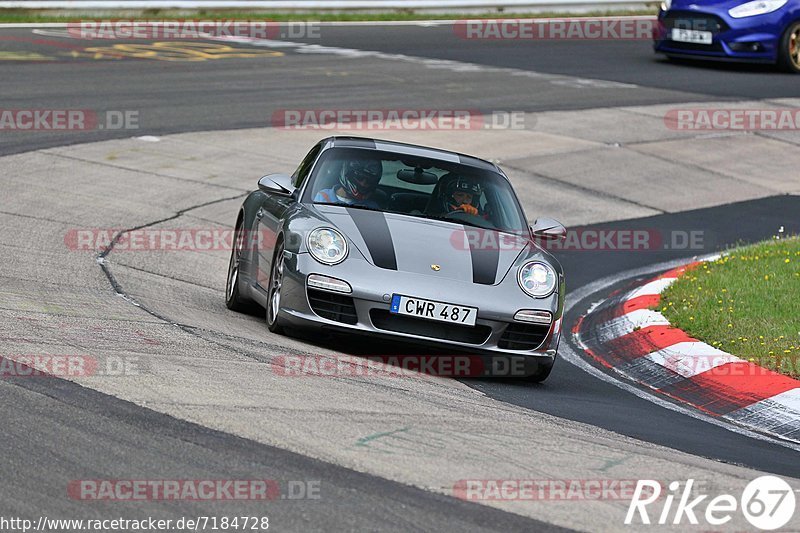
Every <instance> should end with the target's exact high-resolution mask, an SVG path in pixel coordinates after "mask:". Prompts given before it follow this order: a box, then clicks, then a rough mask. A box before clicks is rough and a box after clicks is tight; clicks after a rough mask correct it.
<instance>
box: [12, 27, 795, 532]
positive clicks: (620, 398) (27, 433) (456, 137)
mask: <svg viewBox="0 0 800 533" xmlns="http://www.w3.org/2000/svg"><path fill="white" fill-rule="evenodd" d="M32 30H33V28H13V29H11V28H4V29H0V51H1V52H2V53H1V54H0V95H2V101H1V103H0V108H3V109H17V110H19V109H54V110H57V109H85V110H91V111H92V112H93V113H96V114H97V115H98V116H104V115H106V114H107V113H109V112H111V113H116V112H118V111H123V112H124V111H133V112H134V113H135V116H136V128H135V129H110V128H102V129H100V128H94V129H89V130H87V131H60V132H58V131H24V132H23V131H12V130H8V129H4V130H0V179H2V183H3V200H2V203H0V221H2V228H3V230H2V232H1V233H0V264H2V266H0V296H2V297H0V315H1V316H2V317H3V318H2V320H0V324H2V325H0V338H2V339H3V346H4V347H3V349H2V350H0V355H2V356H4V357H5V356H7V355H9V354H21V353H26V354H32V353H47V354H50V353H53V354H63V353H87V354H91V355H94V356H97V357H106V356H118V357H121V358H124V357H128V358H130V357H133V358H135V359H136V360H137V361H139V362H140V365H141V368H142V373H141V374H140V375H134V376H111V377H109V376H95V377H93V378H86V377H80V376H75V377H72V378H70V379H59V378H51V377H41V378H36V379H33V378H24V377H15V378H4V379H2V380H0V398H2V400H3V404H4V405H5V407H6V422H7V424H6V429H5V430H4V431H3V432H2V435H1V436H0V444H2V448H3V450H4V452H3V455H4V461H3V463H2V467H0V472H2V479H3V483H2V484H0V502H1V503H0V515H2V516H24V517H29V518H33V519H36V518H37V517H38V516H40V515H46V516H48V517H51V518H53V517H61V518H109V517H111V516H112V515H113V516H115V517H116V516H124V517H139V518H141V517H146V516H158V517H163V518H173V517H180V516H197V515H206V516H209V515H216V516H233V515H237V514H238V515H259V516H260V515H268V516H269V517H270V525H271V526H272V528H274V529H275V530H278V531H284V530H285V531H307V530H320V531H321V530H326V531H329V530H375V531H395V530H396V531H408V530H426V531H431V530H467V531H472V530H475V531H478V530H497V531H526V530H527V531H532V530H535V531H549V530H553V531H555V530H560V529H561V528H568V529H576V530H606V531H616V530H619V529H620V528H621V527H623V526H622V522H621V520H622V517H623V516H624V512H625V508H626V506H625V505H624V503H625V502H546V501H545V502H522V503H520V502H514V501H511V502H502V501H501V502H496V501H483V502H480V503H476V502H471V501H465V500H464V499H460V498H456V497H452V493H453V487H454V485H455V484H456V483H457V482H458V481H459V480H464V479H501V478H515V479H520V478H526V477H528V478H539V479H544V478H548V479H567V478H575V479H600V478H613V479H636V478H644V477H652V479H667V478H669V477H670V476H676V477H675V478H674V479H685V478H686V477H687V476H690V475H691V476H695V477H697V478H698V479H703V480H706V481H707V482H708V483H710V484H711V486H715V487H719V488H720V489H735V488H740V487H741V486H743V485H744V484H746V482H747V481H749V480H750V479H752V478H754V477H757V475H758V472H769V473H775V474H779V475H781V476H784V477H786V478H790V477H791V478H800V466H799V465H798V461H797V453H798V448H797V447H796V446H793V445H790V444H788V443H779V442H775V441H773V440H770V439H768V438H763V437H760V436H758V435H753V434H749V433H746V432H741V431H739V430H732V428H730V427H729V426H725V425H722V424H713V423H709V422H708V421H707V420H706V419H703V418H697V417H695V416H694V414H693V413H691V412H687V411H688V410H687V409H685V408H682V407H680V406H677V405H676V406H674V407H675V408H674V409H668V408H665V407H664V406H662V405H659V404H656V403H653V402H652V401H650V399H649V398H648V397H647V395H646V394H644V393H642V394H633V393H632V391H631V390H630V389H629V388H626V387H625V386H619V384H617V383H614V380H613V379H608V380H601V379H598V377H597V375H595V374H591V373H587V372H586V370H585V369H583V368H579V367H578V366H576V365H575V364H573V363H572V362H570V361H569V360H567V359H566V358H562V359H561V360H559V361H558V362H557V365H556V369H555V370H554V372H553V374H552V376H551V377H550V379H549V380H548V381H546V382H545V383H544V384H541V385H530V384H523V383H519V382H515V381H509V380H500V379H496V380H460V381H458V380H450V379H431V378H427V377H426V378H420V379H414V378H404V379H402V380H397V379H374V378H371V377H364V378H359V377H348V378H340V379H323V378H318V379H314V378H295V379H286V378H283V379H281V376H280V375H279V373H277V372H276V371H275V370H274V365H275V357H276V356H281V355H286V354H321V355H323V356H335V355H338V354H351V355H355V356H358V355H366V354H375V353H414V352H413V351H411V350H415V349H417V347H410V346H397V345H392V346H386V345H385V343H380V342H377V341H367V340H364V339H360V340H358V342H357V343H355V344H354V343H353V341H352V340H350V339H343V338H341V337H317V336H315V335H310V336H309V335H303V336H300V337H299V338H288V337H279V336H276V335H273V334H270V333H269V332H268V331H267V329H266V327H265V325H264V324H263V318H262V317H258V316H246V315H237V314H234V313H232V312H230V311H228V310H227V309H225V306H224V301H223V297H224V296H223V293H224V281H225V269H226V267H227V261H228V259H227V257H228V256H227V252H225V251H215V252H213V253H204V254H201V253H198V252H175V253H152V252H148V253H141V254H134V253H126V252H124V251H119V250H117V251H112V252H111V253H110V254H108V256H107V258H106V261H105V263H104V264H103V265H99V264H98V263H97V260H96V254H94V253H86V252H81V251H75V250H69V249H67V247H65V242H66V239H65V235H66V234H68V232H69V231H71V230H74V229H75V228H114V229H115V230H116V231H119V230H124V229H130V228H176V227H180V228H197V227H228V226H230V224H232V223H233V220H234V217H235V214H236V209H237V207H238V205H239V203H240V202H241V198H242V197H243V195H245V194H246V193H247V191H249V190H251V189H252V188H253V187H254V186H255V183H256V180H257V179H258V177H260V175H262V174H266V173H268V172H269V171H279V172H283V171H291V170H292V169H293V168H294V166H296V164H297V162H298V161H299V160H300V159H301V158H302V156H303V155H304V154H305V150H307V148H308V147H310V146H311V145H312V143H313V142H314V141H315V140H316V139H318V138H321V137H323V136H326V135H328V134H330V133H332V132H329V131H325V132H322V131H303V132H293V131H284V130H281V129H280V128H276V127H274V126H276V124H275V122H274V117H275V116H276V113H278V114H279V113H280V112H282V110H287V109H327V108H330V109H421V108H425V109H478V110H481V111H483V112H486V113H492V112H514V113H519V114H521V115H524V116H525V118H526V120H525V125H526V126H525V129H524V131H472V132H441V131H439V132H436V131H434V132H414V131H402V132H399V131H383V132H377V133H375V134H374V135H375V136H378V137H381V136H383V137H392V138H399V139H401V140H406V141H415V140H417V141H418V142H420V143H423V144H433V145H439V146H443V147H446V148H451V149H454V150H457V151H463V152H467V153H475V154H476V155H479V156H482V157H487V158H491V159H496V160H498V161H499V162H500V165H501V166H503V167H504V168H506V169H507V171H508V173H509V175H510V177H511V178H512V181H513V182H514V184H515V188H516V189H517V191H518V193H519V195H520V197H521V199H522V200H523V203H524V204H525V207H526V210H527V212H528V215H529V216H530V217H531V218H535V217H537V216H552V217H554V218H557V219H560V220H562V221H564V222H565V223H566V224H567V225H568V226H569V227H570V228H575V229H579V230H581V231H584V232H586V231H588V232H591V231H610V230H641V229H646V230H647V231H649V232H651V234H653V235H656V234H657V235H660V236H664V238H665V239H666V238H667V237H666V236H669V235H675V234H677V233H682V232H700V233H701V234H702V241H701V243H700V244H699V245H698V246H695V247H691V248H686V247H678V248H677V249H676V248H670V247H667V246H660V247H658V248H655V249H650V250H647V251H643V252H639V251H635V252H631V251H622V250H604V251H598V250H578V251H563V252H556V257H557V258H558V259H559V260H560V261H561V262H562V264H563V266H564V269H565V272H566V273H567V283H568V290H569V291H570V292H569V293H568V294H574V295H581V297H580V298H576V297H573V296H568V305H569V306H570V311H569V313H568V314H567V315H566V318H565V322H564V325H563V329H564V331H565V332H569V331H571V330H572V326H573V325H574V323H575V320H576V319H577V318H578V316H579V315H580V314H581V313H584V312H585V311H586V310H587V309H588V308H589V306H590V305H591V304H592V303H594V302H596V301H597V300H598V299H600V298H603V297H605V296H607V295H608V294H609V293H611V292H612V291H613V290H615V289H617V288H619V287H621V286H624V285H625V284H627V283H629V282H630V281H631V280H633V279H636V278H637V277H642V275H643V274H641V272H643V271H644V270H647V269H648V267H654V265H664V264H666V263H668V262H677V261H680V260H687V261H688V260H691V258H692V257H696V256H702V255H706V254H710V253H714V252H717V251H721V250H724V249H726V248H727V247H729V246H732V245H735V244H737V243H741V242H752V241H756V240H761V239H765V238H769V237H770V236H772V235H774V234H775V233H776V232H777V231H778V228H780V227H783V228H784V230H785V231H786V232H787V233H797V232H800V218H799V217H798V215H797V214H798V213H800V178H798V177H797V172H796V169H797V168H798V163H800V156H798V155H797V146H798V144H800V136H798V134H797V131H786V132H769V133H765V132H760V133H757V134H745V133H740V132H733V133H731V132H724V133H715V134H707V135H703V134H697V133H694V132H691V133H685V132H676V131H673V130H670V129H669V127H665V121H664V119H663V116H664V113H665V112H666V111H667V110H669V109H673V108H680V107H681V106H683V105H693V106H708V107H720V106H731V107H737V106H738V107H745V108H753V107H758V106H761V107H767V108H777V107H797V106H798V100H797V86H798V85H797V84H798V78H797V77H796V76H791V75H786V74H783V73H780V72H776V71H774V70H772V69H770V68H767V67H763V66H759V67H747V66H729V65H714V64H694V63H679V64H672V63H669V62H667V61H665V60H663V59H660V58H657V57H655V56H654V55H653V54H652V51H651V49H650V44H649V43H648V42H642V41H629V42H624V41H620V42H614V41H598V42H594V43H590V44H587V43H585V42H573V41H548V42H525V41H503V42H472V41H470V42H468V41H464V40H461V39H459V38H457V37H456V36H455V35H454V34H453V31H452V28H451V27H450V26H448V25H446V24H436V25H416V24H409V25H399V26H381V27H374V26H364V25H343V26H322V27H321V28H320V30H321V32H320V38H318V39H310V38H306V39H302V38H300V39H296V40H291V42H289V43H284V44H283V45H282V46H281V45H280V43H279V44H276V43H275V42H257V41H251V42H222V41H218V40H216V41H215V40H208V41H198V42H199V43H201V44H200V46H201V47H204V48H202V50H203V54H202V55H203V57H202V58H201V59H197V58H198V57H199V56H198V54H197V52H196V50H197V48H192V46H194V45H193V44H191V43H190V42H189V41H185V42H180V43H177V44H174V43H173V45H172V48H170V47H169V46H166V45H159V44H157V43H155V42H144V43H143V42H137V43H133V44H137V45H144V46H145V48H141V47H139V48H137V47H136V46H129V47H128V48H127V49H120V48H114V47H115V46H116V45H123V48H124V46H125V45H131V44H132V43H131V42H127V41H123V42H118V41H100V40H95V41H83V40H79V39H74V38H70V37H69V35H68V34H66V33H65V32H64V31H63V30H62V29H59V28H41V29H36V30H35V31H32ZM187 48H191V49H192V50H194V52H192V51H191V50H190V51H188V52H187V51H186V49H187ZM193 53H194V55H192V54H193ZM176 57H177V58H184V59H185V58H186V57H193V58H194V59H192V60H190V61H189V60H182V59H176ZM349 133H353V132H349ZM360 133H361V134H364V132H360ZM366 135H369V133H368V134H366ZM101 266H102V268H101ZM664 268H666V267H664ZM608 277H614V281H613V283H611V284H609V285H608V286H605V287H601V288H598V289H597V290H596V291H588V290H582V289H586V287H587V286H589V285H590V284H592V283H593V282H595V281H597V280H600V279H602V278H608ZM562 347H563V349H564V350H570V351H571V352H572V353H573V354H575V355H576V356H579V355H580V349H579V348H578V346H577V345H576V344H575V343H574V341H573V340H572V339H571V338H570V336H569V335H566V334H565V336H564V338H563V339H562ZM597 370H598V371H599V372H603V371H602V370H600V369H597ZM245 478H247V479H250V478H259V479H262V478H263V479H276V480H281V481H282V483H283V482H288V481H287V480H302V481H306V482H308V481H318V482H319V484H320V485H321V489H320V492H321V497H320V498H319V499H302V498H299V499H297V500H296V501H290V500H291V498H278V500H280V501H275V502H269V503H268V504H266V505H264V504H260V503H256V502H225V501H215V502H187V501H179V502H165V501H153V500H150V501H143V502H115V501H88V502H87V501H82V500H79V499H76V498H74V497H71V496H70V495H68V492H67V490H66V488H65V487H67V486H68V485H69V484H70V482H73V481H74V480H81V479H198V480H200V479H234V480H235V479H245ZM281 488H282V489H284V488H285V487H284V485H283V484H281ZM284 495H285V494H284ZM741 525H742V524H738V526H739V527H741ZM745 525H746V524H745ZM789 525H790V526H797V525H798V522H797V520H795V521H794V522H792V523H791V524H789ZM793 529H795V530H796V529H797V528H796V527H795V528H793Z"/></svg>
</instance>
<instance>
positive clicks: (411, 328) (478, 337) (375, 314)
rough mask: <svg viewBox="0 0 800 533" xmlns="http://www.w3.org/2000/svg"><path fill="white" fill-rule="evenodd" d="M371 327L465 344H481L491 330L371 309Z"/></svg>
mask: <svg viewBox="0 0 800 533" xmlns="http://www.w3.org/2000/svg"><path fill="white" fill-rule="evenodd" d="M369 317H370V318H371V319H372V325H373V326H375V327H376V328H378V329H384V330H387V331H395V332H397V333H407V334H409V335H419V336H420V337H429V338H432V339H440V340H445V341H454V342H463V343H465V344H483V343H484V342H486V339H488V338H489V335H491V333H492V328H490V327H489V326H484V325H481V324H478V325H476V326H459V325H456V324H447V323H446V322H438V321H432V320H425V319H422V318H414V317H410V316H405V315H397V314H394V313H390V312H389V311H386V310H384V309H372V310H371V311H370V312H369Z"/></svg>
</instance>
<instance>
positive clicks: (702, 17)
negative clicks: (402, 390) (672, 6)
mask: <svg viewBox="0 0 800 533" xmlns="http://www.w3.org/2000/svg"><path fill="white" fill-rule="evenodd" d="M662 23H663V24H664V27H665V28H666V29H667V30H671V29H673V28H678V29H682V30H696V31H710V32H711V33H712V34H714V35H717V34H719V33H722V32H724V31H728V29H729V27H728V24H727V23H726V22H725V21H724V20H722V19H721V18H720V17H718V16H716V15H710V14H706V13H695V12H692V11H670V12H669V13H667V14H666V15H664V18H663V19H662Z"/></svg>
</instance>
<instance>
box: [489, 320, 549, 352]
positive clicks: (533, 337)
mask: <svg viewBox="0 0 800 533" xmlns="http://www.w3.org/2000/svg"><path fill="white" fill-rule="evenodd" d="M549 331H550V326H549V325H543V324H518V323H513V324H509V325H508V326H506V330H505V331H504V332H503V335H502V336H501V337H500V340H499V341H498V342H497V347H498V348H500V349H501V350H535V349H536V348H538V347H539V346H541V345H542V343H543V342H544V340H545V339H546V338H547V333H548V332H549Z"/></svg>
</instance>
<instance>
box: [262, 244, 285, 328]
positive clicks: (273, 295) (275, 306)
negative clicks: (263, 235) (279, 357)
mask: <svg viewBox="0 0 800 533" xmlns="http://www.w3.org/2000/svg"><path fill="white" fill-rule="evenodd" d="M281 287H283V240H281V241H280V242H278V247H277V248H276V249H275V257H273V258H272V268H271V269H270V274H269V291H268V292H267V312H266V320H267V328H268V329H269V330H270V331H271V332H272V333H278V334H283V327H282V326H281V325H280V323H279V320H278V313H279V312H280V310H281Z"/></svg>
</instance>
